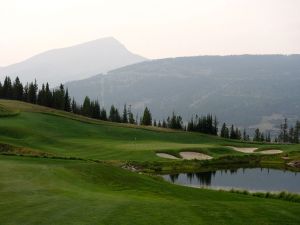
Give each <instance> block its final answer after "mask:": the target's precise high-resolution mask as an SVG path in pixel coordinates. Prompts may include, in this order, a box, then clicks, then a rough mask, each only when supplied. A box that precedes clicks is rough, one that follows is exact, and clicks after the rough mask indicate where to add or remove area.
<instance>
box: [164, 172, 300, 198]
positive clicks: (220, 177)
mask: <svg viewBox="0 0 300 225" xmlns="http://www.w3.org/2000/svg"><path fill="white" fill-rule="evenodd" d="M163 178H164V179H165V180H167V181H169V182H172V183H174V184H179V185H184V186H192V187H205V188H212V189H224V190H227V189H232V188H233V189H243V190H249V191H270V192H279V191H288V192H293V193H300V172H291V171H284V170H277V169H265V168H240V169H232V170H217V171H210V172H198V173H180V174H170V175H163Z"/></svg>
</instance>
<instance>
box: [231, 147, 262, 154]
mask: <svg viewBox="0 0 300 225" xmlns="http://www.w3.org/2000/svg"><path fill="white" fill-rule="evenodd" d="M226 147H229V148H232V149H233V150H235V151H238V152H243V153H254V151H255V150H257V148H238V147H233V146H226Z"/></svg>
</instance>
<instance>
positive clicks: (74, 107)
mask: <svg viewBox="0 0 300 225" xmlns="http://www.w3.org/2000/svg"><path fill="white" fill-rule="evenodd" d="M71 108H72V112H73V113H77V114H78V113H79V109H78V107H77V104H76V102H75V99H74V98H73V100H72V104H71Z"/></svg>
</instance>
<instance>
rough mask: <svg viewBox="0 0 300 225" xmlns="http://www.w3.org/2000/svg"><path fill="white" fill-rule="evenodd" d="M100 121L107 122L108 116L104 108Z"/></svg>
mask: <svg viewBox="0 0 300 225" xmlns="http://www.w3.org/2000/svg"><path fill="white" fill-rule="evenodd" d="M100 119H101V120H107V114H106V110H105V109H104V108H102V109H101V110H100Z"/></svg>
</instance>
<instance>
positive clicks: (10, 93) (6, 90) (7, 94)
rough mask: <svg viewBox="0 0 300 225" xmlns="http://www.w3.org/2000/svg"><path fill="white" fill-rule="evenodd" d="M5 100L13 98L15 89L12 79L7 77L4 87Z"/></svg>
mask: <svg viewBox="0 0 300 225" xmlns="http://www.w3.org/2000/svg"><path fill="white" fill-rule="evenodd" d="M2 95H3V98H6V99H11V98H12V96H13V89H12V84H11V80H10V77H5V79H4V83H3V87H2Z"/></svg>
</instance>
